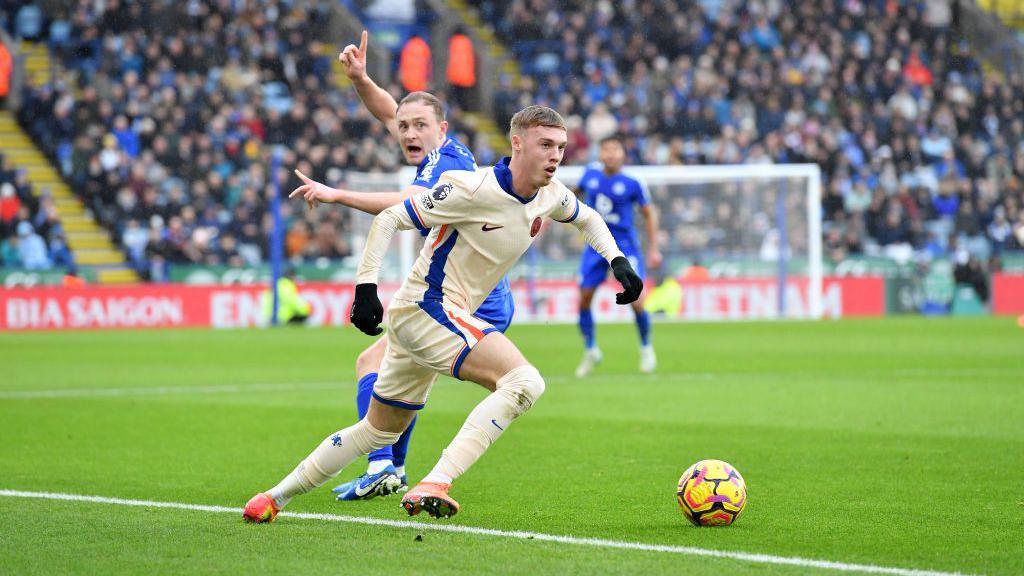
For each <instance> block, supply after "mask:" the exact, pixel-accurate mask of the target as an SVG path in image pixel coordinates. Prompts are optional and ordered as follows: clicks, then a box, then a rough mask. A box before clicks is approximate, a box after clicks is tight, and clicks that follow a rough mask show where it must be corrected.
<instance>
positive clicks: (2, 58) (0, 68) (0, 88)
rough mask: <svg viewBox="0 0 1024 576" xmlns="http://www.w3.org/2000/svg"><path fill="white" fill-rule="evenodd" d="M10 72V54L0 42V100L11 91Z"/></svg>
mask: <svg viewBox="0 0 1024 576" xmlns="http://www.w3.org/2000/svg"><path fill="white" fill-rule="evenodd" d="M12 70H13V62H11V53H10V52H9V51H8V50H7V46H4V44H3V42H0V98H3V97H4V96H7V93H8V92H10V90H11V71H12Z"/></svg>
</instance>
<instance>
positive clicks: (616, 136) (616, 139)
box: [600, 134, 626, 148]
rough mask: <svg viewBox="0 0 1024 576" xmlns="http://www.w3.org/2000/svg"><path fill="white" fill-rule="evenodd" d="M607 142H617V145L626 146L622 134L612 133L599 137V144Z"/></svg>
mask: <svg viewBox="0 0 1024 576" xmlns="http://www.w3.org/2000/svg"><path fill="white" fill-rule="evenodd" d="M609 142H618V143H619V146H622V147H623V148H625V147H626V139H625V138H624V137H623V136H622V134H612V135H611V136H605V137H604V138H601V142H600V144H601V146H604V145H605V144H607V143H609Z"/></svg>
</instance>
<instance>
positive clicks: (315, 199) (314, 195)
mask: <svg viewBox="0 0 1024 576" xmlns="http://www.w3.org/2000/svg"><path fill="white" fill-rule="evenodd" d="M295 175H296V176H298V177H299V179H300V180H302V182H303V183H302V186H299V187H298V188H296V189H295V190H292V193H291V194H289V195H288V198H297V197H299V196H302V197H303V199H305V201H306V204H307V205H308V206H309V208H310V210H312V209H313V208H316V206H317V204H318V203H320V202H323V203H325V204H341V205H342V206H348V207H349V208H355V209H356V210H360V211H362V212H366V213H367V214H373V215H377V214H380V213H381V212H383V211H384V210H387V209H388V208H390V207H392V206H394V205H395V204H398V203H400V202H401V201H402V200H405V199H406V198H409V197H411V196H412V195H414V194H418V193H420V192H424V191H425V190H427V189H426V188H424V187H423V186H416V185H413V186H407V187H406V188H405V190H402V191H401V192H357V191H355V190H346V189H344V188H331V187H330V186H327V185H326V184H323V183H320V182H317V181H316V180H313V179H312V178H310V177H308V176H306V175H305V174H303V173H302V172H300V171H299V170H295Z"/></svg>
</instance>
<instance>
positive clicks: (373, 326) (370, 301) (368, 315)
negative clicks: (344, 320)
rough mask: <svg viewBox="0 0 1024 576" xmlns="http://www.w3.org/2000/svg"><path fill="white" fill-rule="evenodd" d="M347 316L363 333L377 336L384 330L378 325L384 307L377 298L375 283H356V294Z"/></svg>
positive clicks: (381, 318)
mask: <svg viewBox="0 0 1024 576" xmlns="http://www.w3.org/2000/svg"><path fill="white" fill-rule="evenodd" d="M348 318H349V320H351V321H352V325H353V326H355V327H356V328H359V331H360V332H362V333H363V334H368V335H370V336H377V335H378V334H380V333H381V332H383V331H384V329H383V328H381V327H380V323H381V320H383V319H384V307H383V306H381V304H380V298H377V285H376V284H356V295H355V298H354V299H353V300H352V312H351V314H349V317H348Z"/></svg>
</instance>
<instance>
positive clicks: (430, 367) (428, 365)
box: [373, 300, 497, 410]
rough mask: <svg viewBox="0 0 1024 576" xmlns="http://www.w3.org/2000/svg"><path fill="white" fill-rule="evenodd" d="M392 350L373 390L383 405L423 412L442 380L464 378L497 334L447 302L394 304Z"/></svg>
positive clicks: (390, 314)
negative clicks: (480, 348) (473, 354)
mask: <svg viewBox="0 0 1024 576" xmlns="http://www.w3.org/2000/svg"><path fill="white" fill-rule="evenodd" d="M387 327H388V334H387V338H388V347H387V351H386V352H385V354H384V361H383V362H382V363H381V367H380V374H379V376H378V377H377V382H376V383H374V385H373V397H374V398H376V399H377V400H378V401H379V402H383V403H384V404H388V405H390V406H396V407H399V408H405V409H407V410H419V409H421V408H423V405H424V404H425V403H426V401H427V396H428V395H429V394H430V388H431V386H433V385H434V381H435V380H437V376H438V375H439V374H444V375H451V376H454V377H455V378H459V368H460V367H461V366H462V362H463V361H464V360H465V359H466V356H467V355H469V351H470V350H472V349H473V346H476V343H477V342H479V341H480V340H482V339H483V338H484V336H486V335H487V334H490V333H491V332H496V331H497V328H495V327H494V326H491V325H490V324H488V323H487V322H484V321H483V320H481V319H479V318H477V317H476V316H473V315H472V314H470V313H469V312H467V311H466V310H465V309H463V308H461V307H459V306H455V305H453V304H451V303H450V302H448V301H430V302H408V301H404V300H392V301H391V306H390V307H389V308H388V322H387Z"/></svg>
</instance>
